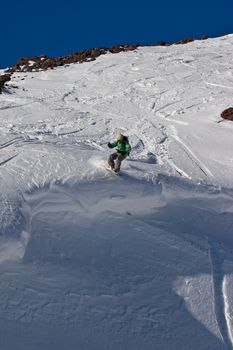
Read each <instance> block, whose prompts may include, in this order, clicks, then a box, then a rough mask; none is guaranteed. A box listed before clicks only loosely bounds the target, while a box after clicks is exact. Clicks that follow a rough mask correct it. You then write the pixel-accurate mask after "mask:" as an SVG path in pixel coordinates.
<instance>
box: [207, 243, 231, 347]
mask: <svg viewBox="0 0 233 350" xmlns="http://www.w3.org/2000/svg"><path fill="white" fill-rule="evenodd" d="M209 258H210V264H211V268H212V283H213V292H214V312H215V318H216V322H217V324H218V329H219V332H220V334H221V337H222V341H223V342H224V344H225V346H226V349H228V350H232V348H233V343H232V340H231V331H232V330H231V328H229V324H228V321H227V315H226V309H227V308H226V303H227V295H226V294H225V292H224V272H223V262H224V258H223V257H222V255H221V251H220V249H219V247H218V246H216V243H214V242H212V241H210V240H209Z"/></svg>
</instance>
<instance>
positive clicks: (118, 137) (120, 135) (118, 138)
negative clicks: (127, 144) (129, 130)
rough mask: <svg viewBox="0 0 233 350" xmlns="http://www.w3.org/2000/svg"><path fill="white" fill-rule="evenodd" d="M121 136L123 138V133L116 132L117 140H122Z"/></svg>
mask: <svg viewBox="0 0 233 350" xmlns="http://www.w3.org/2000/svg"><path fill="white" fill-rule="evenodd" d="M123 138H124V135H123V134H121V133H119V134H117V138H116V139H117V141H122V140H123Z"/></svg>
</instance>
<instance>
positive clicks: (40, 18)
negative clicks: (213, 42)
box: [0, 0, 233, 68]
mask: <svg viewBox="0 0 233 350" xmlns="http://www.w3.org/2000/svg"><path fill="white" fill-rule="evenodd" d="M0 8H1V20H0V33H1V36H0V37H1V41H0V44H1V55H0V67H1V68H6V67H8V66H9V65H11V64H14V63H16V61H17V60H18V58H20V57H26V56H32V55H39V54H46V55H47V56H63V55H65V54H68V53H70V52H74V51H79V50H83V49H87V48H92V47H100V46H101V47H103V46H105V47H110V46H112V45H114V44H127V43H128V44H134V43H138V44H153V43H155V42H157V41H163V40H165V41H176V40H179V39H182V38H184V37H187V36H194V37H195V38H200V37H201V36H202V35H203V34H205V35H208V36H209V37H215V36H218V35H221V34H224V33H233V19H232V18H233V17H232V13H233V0H222V1H214V0H211V1H210V0H202V1H200V0H195V1H192V2H190V1H183V0H182V1H179V0H169V1H166V0H160V1H157V0H154V1H153V0H140V1H137V0H135V1H131V0H116V1H110V0H109V1H106V0H98V1H92V0H89V1H88V0H76V1H75V0H66V1H60V0H57V1H54V0H47V2H37V1H32V0H30V1H29V0H20V1H18V0H13V1H3V2H2V3H1V7H0Z"/></svg>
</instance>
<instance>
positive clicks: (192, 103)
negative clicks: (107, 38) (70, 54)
mask: <svg viewBox="0 0 233 350" xmlns="http://www.w3.org/2000/svg"><path fill="white" fill-rule="evenodd" d="M2 73H3V72H2ZM11 84H12V85H14V86H17V89H16V88H11V89H8V90H5V91H4V92H3V93H2V95H0V135H1V144H0V149H1V150H0V175H1V183H0V186H1V190H0V196H1V202H0V213H1V215H0V227H1V236H0V271H1V280H0V348H1V350H32V349H35V350H39V349H40V350H41V349H43V350H77V349H78V350H119V349H120V350H145V349H146V350H168V349H169V350H177V349H179V350H187V349H189V350H194V349H195V350H196V349H201V350H207V349H211V350H223V349H228V350H229V349H232V347H233V238H232V235H233V176H232V175H233V137H232V135H233V123H232V122H231V121H226V120H224V121H223V120H222V119H221V118H220V114H221V112H222V111H223V110H224V109H226V108H228V107H231V106H232V104H233V101H232V93H233V35H228V36H225V37H221V38H217V39H208V40H205V41H195V42H192V43H189V44H187V45H172V46H169V47H139V48H137V50H135V51H130V52H121V53H119V54H111V53H108V54H106V55H103V56H100V57H98V59H97V60H96V61H93V62H87V63H82V64H71V65H69V66H68V67H62V68H56V69H55V70H47V71H40V72H23V73H14V75H13V76H12V79H11ZM119 131H120V132H122V133H124V134H126V135H127V136H129V140H130V143H131V145H132V152H131V155H130V157H128V158H127V159H126V160H125V161H124V162H123V164H122V172H121V174H120V175H119V176H116V175H112V174H111V173H109V172H108V171H106V169H105V162H106V160H107V158H108V156H109V154H110V153H111V150H109V149H108V147H107V143H108V142H109V141H112V140H113V139H114V138H115V135H116V133H117V132H119Z"/></svg>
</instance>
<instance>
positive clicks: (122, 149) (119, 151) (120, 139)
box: [108, 134, 131, 173]
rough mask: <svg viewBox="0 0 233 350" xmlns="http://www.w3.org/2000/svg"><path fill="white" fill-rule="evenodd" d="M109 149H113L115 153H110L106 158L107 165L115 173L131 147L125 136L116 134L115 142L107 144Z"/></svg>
mask: <svg viewBox="0 0 233 350" xmlns="http://www.w3.org/2000/svg"><path fill="white" fill-rule="evenodd" d="M108 147H109V148H115V147H116V152H115V153H112V154H111V155H110V156H109V158H108V164H109V166H110V167H111V169H112V170H113V171H115V173H118V172H119V171H120V168H121V162H122V161H123V160H124V159H125V158H126V157H127V156H128V155H129V153H130V151H131V146H130V144H129V140H128V137H127V136H124V135H122V134H118V135H117V138H116V140H114V141H113V142H109V143H108Z"/></svg>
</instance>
